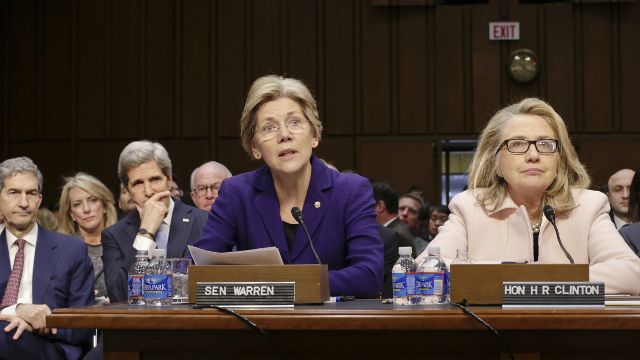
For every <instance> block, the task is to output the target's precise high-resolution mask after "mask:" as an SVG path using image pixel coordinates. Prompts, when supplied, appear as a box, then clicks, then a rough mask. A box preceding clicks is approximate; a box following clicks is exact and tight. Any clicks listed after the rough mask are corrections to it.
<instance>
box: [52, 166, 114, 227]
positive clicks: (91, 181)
mask: <svg viewBox="0 0 640 360" xmlns="http://www.w3.org/2000/svg"><path fill="white" fill-rule="evenodd" d="M73 188H78V189H82V190H84V191H86V192H87V193H89V194H90V195H91V196H95V197H97V198H98V199H100V201H102V206H103V207H104V209H105V213H104V215H103V218H102V221H103V223H104V228H105V229H106V228H108V227H109V226H111V225H113V224H115V223H116V221H117V220H118V216H117V214H116V208H115V205H114V204H115V201H114V200H113V194H112V193H111V191H109V189H107V187H106V186H105V185H104V184H103V183H102V182H101V181H100V180H98V179H96V178H95V177H93V176H91V175H89V174H85V173H81V172H79V173H77V174H76V175H74V176H73V177H68V178H65V184H64V186H63V187H62V194H60V226H59V228H58V230H59V231H60V232H61V233H63V234H67V235H74V236H77V235H79V234H80V229H79V228H78V223H76V222H75V221H73V220H72V219H71V214H70V213H69V210H70V209H71V204H70V201H71V200H70V199H69V191H71V189H73Z"/></svg>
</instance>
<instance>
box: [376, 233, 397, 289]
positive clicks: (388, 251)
mask: <svg viewBox="0 0 640 360" xmlns="http://www.w3.org/2000/svg"><path fill="white" fill-rule="evenodd" d="M378 230H379V231H380V238H381V239H382V244H383V245H384V280H383V281H382V298H383V299H388V298H391V297H393V280H392V278H391V270H392V269H393V265H394V264H395V263H396V261H398V257H400V254H398V244H399V243H400V242H401V241H402V236H400V234H399V233H398V232H397V231H395V230H393V229H390V228H387V227H384V226H382V225H378Z"/></svg>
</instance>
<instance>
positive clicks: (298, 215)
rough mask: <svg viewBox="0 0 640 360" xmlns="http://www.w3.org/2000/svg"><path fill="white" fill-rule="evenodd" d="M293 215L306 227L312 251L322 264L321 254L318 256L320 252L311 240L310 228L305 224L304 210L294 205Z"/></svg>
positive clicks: (305, 230)
mask: <svg viewBox="0 0 640 360" xmlns="http://www.w3.org/2000/svg"><path fill="white" fill-rule="evenodd" d="M291 215H292V216H293V218H294V219H296V221H297V222H298V223H300V225H302V228H303V229H304V232H305V234H307V239H309V245H311V251H313V255H314V256H315V257H316V261H317V262H318V265H322V261H320V256H318V252H317V251H316V248H315V246H313V241H311V235H310V234H309V230H307V225H305V224H304V215H303V214H302V210H300V208H299V207H297V206H294V207H292V208H291Z"/></svg>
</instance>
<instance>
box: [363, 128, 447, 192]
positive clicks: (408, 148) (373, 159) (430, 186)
mask: <svg viewBox="0 0 640 360" xmlns="http://www.w3.org/2000/svg"><path fill="white" fill-rule="evenodd" d="M357 148H358V150H357V152H358V156H357V159H358V164H359V173H360V174H361V175H362V176H366V177H368V178H369V179H371V180H373V181H384V182H387V183H389V184H391V186H393V187H394V188H395V189H396V190H397V191H398V192H399V193H400V194H402V193H404V192H406V191H407V190H408V189H409V188H410V187H411V186H413V185H418V186H420V187H422V188H423V189H425V196H427V198H428V199H439V197H438V196H437V190H438V184H437V183H435V182H434V181H433V178H434V176H433V175H434V174H433V171H432V169H433V166H434V157H433V145H432V143H431V142H430V141H425V140H423V139H416V140H411V139H407V140H373V139H372V140H366V141H361V142H359V143H358V145H357ZM381 164H384V166H381ZM409 174H410V175H409Z"/></svg>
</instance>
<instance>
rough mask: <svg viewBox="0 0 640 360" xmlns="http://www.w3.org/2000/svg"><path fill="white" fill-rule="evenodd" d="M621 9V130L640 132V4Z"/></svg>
mask: <svg viewBox="0 0 640 360" xmlns="http://www.w3.org/2000/svg"><path fill="white" fill-rule="evenodd" d="M634 5H635V6H625V7H624V8H622V9H621V10H620V44H621V46H620V73H621V76H620V83H621V85H620V103H621V111H620V112H621V123H622V126H621V130H622V131H624V132H640V121H639V115H638V104H640V89H639V88H638V82H639V81H640V66H638V64H640V6H638V4H634Z"/></svg>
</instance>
